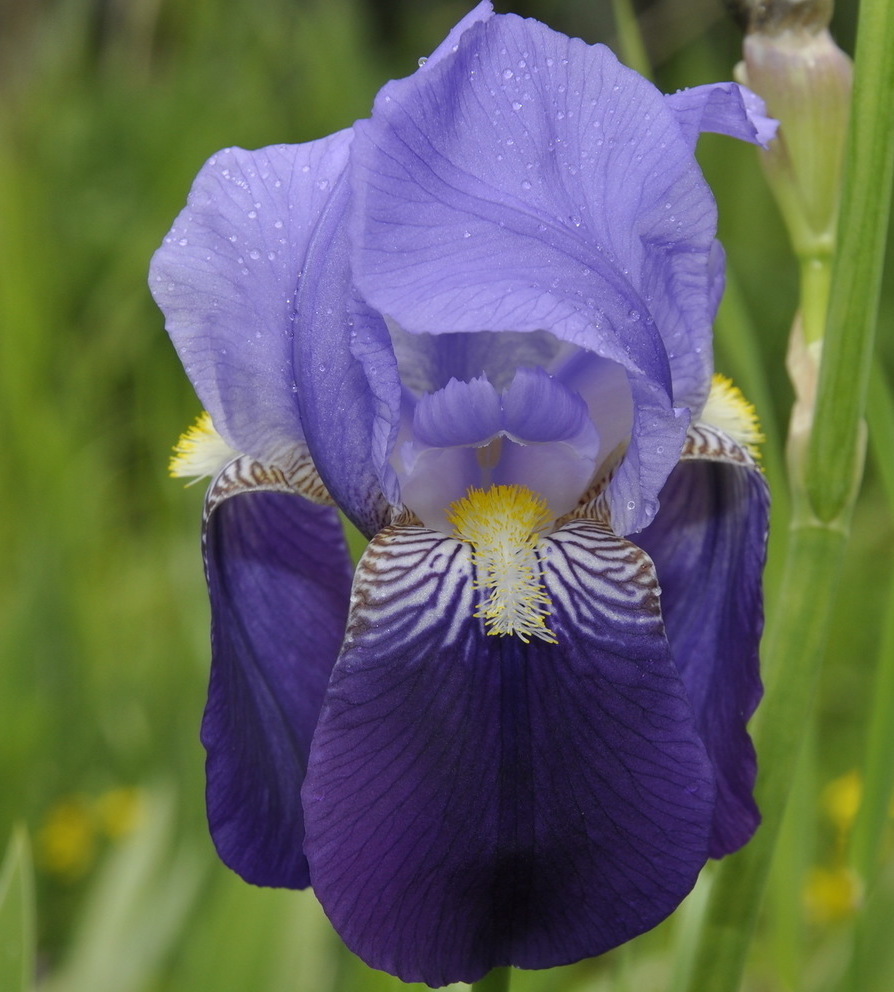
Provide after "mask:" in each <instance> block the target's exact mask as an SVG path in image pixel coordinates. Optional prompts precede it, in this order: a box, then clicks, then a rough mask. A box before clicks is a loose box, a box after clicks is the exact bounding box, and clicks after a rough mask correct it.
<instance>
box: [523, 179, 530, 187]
mask: <svg viewBox="0 0 894 992" xmlns="http://www.w3.org/2000/svg"><path fill="white" fill-rule="evenodd" d="M521 187H522V189H530V188H531V184H530V183H529V182H528V180H527V179H523V180H522V184H521Z"/></svg>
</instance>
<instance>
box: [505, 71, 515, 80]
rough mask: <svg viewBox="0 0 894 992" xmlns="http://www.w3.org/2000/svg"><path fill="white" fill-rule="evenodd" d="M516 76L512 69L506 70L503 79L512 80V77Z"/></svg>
mask: <svg viewBox="0 0 894 992" xmlns="http://www.w3.org/2000/svg"><path fill="white" fill-rule="evenodd" d="M514 75H515V73H514V72H513V71H512V70H511V69H504V70H503V78H504V79H512V77H513V76H514Z"/></svg>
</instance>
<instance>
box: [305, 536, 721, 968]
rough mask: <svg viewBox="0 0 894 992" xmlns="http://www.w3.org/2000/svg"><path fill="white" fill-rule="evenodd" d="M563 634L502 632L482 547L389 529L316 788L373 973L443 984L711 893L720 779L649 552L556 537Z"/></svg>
mask: <svg viewBox="0 0 894 992" xmlns="http://www.w3.org/2000/svg"><path fill="white" fill-rule="evenodd" d="M543 544H544V545H546V546H547V547H546V548H545V550H544V556H545V562H546V565H545V573H546V575H545V582H546V585H547V587H548V589H549V591H550V592H551V593H552V594H553V597H554V603H555V611H554V613H553V615H552V616H551V617H550V626H551V627H552V628H553V629H554V630H555V633H556V636H557V638H558V641H559V643H558V644H557V645H554V644H547V643H543V642H532V643H530V644H527V645H525V644H523V643H522V641H521V640H520V639H519V638H517V637H514V636H510V637H499V636H497V637H491V636H486V635H485V634H484V631H483V627H482V623H481V621H479V620H476V619H474V618H473V616H472V614H473V612H474V609H475V606H474V604H475V603H476V602H477V600H478V599H479V598H480V596H481V593H480V592H479V591H477V590H474V589H473V588H472V569H471V551H470V549H469V548H468V546H467V545H464V544H461V543H459V542H457V541H454V540H451V539H449V538H444V537H443V536H441V535H439V534H436V533H434V532H432V531H427V530H424V529H422V528H414V527H404V528H390V529H388V530H386V531H384V532H383V533H382V534H380V535H379V536H378V537H377V538H375V539H374V541H373V542H372V544H371V545H370V547H369V549H368V550H367V552H366V555H365V557H364V559H363V560H362V562H361V564H360V566H358V577H357V579H356V580H355V589H356V590H357V595H356V598H355V603H356V605H355V607H354V611H353V612H352V615H351V618H350V620H349V624H348V632H347V636H346V640H345V646H344V648H343V651H342V654H341V657H340V658H339V661H338V663H337V665H336V667H335V670H334V671H333V676H332V681H331V683H330V688H329V691H328V693H327V696H326V702H325V704H324V707H323V712H322V715H321V718H320V723H319V725H318V727H317V731H316V734H315V735H314V741H313V745H312V748H311V757H310V762H309V765H308V775H307V779H306V782H305V786H304V791H303V797H304V804H305V816H306V823H307V840H306V851H307V855H308V860H309V863H310V871H311V878H312V881H313V885H314V888H315V891H316V893H317V896H318V897H319V899H320V901H321V902H322V904H323V906H324V908H325V909H326V912H327V913H328V915H329V916H330V918H331V919H332V921H333V923H334V924H335V926H336V928H337V929H338V931H339V932H340V933H341V935H342V936H343V938H344V939H345V941H346V943H347V944H348V946H349V947H351V948H353V949H354V950H355V951H356V952H357V953H358V954H360V956H361V957H363V959H364V960H366V961H367V962H368V963H370V964H372V965H373V966H374V967H378V968H383V969H385V970H387V971H390V972H392V973H393V974H396V975H398V976H399V977H401V978H402V979H404V980H405V981H412V980H421V981H425V982H428V983H429V984H431V985H442V984H445V983H447V982H451V981H457V980H462V981H474V980H476V979H478V978H479V977H480V976H481V975H483V974H484V973H485V972H486V971H488V970H489V969H490V968H491V967H494V966H498V965H506V964H513V965H517V966H520V967H528V968H544V967H550V966H552V965H558V964H563V963H567V962H570V961H575V960H578V959H579V958H581V957H586V956H588V955H593V954H598V953H601V952H602V951H605V950H608V949H609V948H610V947H614V946H615V945H617V944H619V943H622V942H623V941H625V940H628V939H629V938H631V937H633V936H634V935H636V934H638V933H641V932H642V931H644V930H647V929H649V928H650V927H652V926H654V925H655V924H656V923H658V922H659V920H661V919H662V918H663V917H664V916H666V915H667V914H668V913H669V912H671V910H672V909H673V908H675V907H676V905H677V904H678V903H679V902H680V901H681V899H682V898H683V897H684V895H685V894H686V893H687V892H688V891H689V889H690V888H691V887H692V885H693V883H694V881H695V878H696V876H697V874H698V872H699V870H700V868H701V867H702V865H703V863H704V860H705V857H706V852H707V842H708V833H709V829H710V822H711V812H712V806H713V772H712V769H711V766H710V763H709V762H708V760H707V756H706V754H705V751H704V747H703V745H702V743H701V741H700V739H699V737H698V735H697V733H696V732H695V729H694V726H693V720H692V714H691V710H690V706H689V702H688V700H687V698H686V693H685V690H684V688H683V686H682V683H681V682H680V679H679V675H678V673H677V671H676V668H675V667H674V664H673V662H672V660H671V657H670V654H669V651H668V647H667V644H666V641H665V639H664V634H663V629H662V624H661V617H660V611H659V609H658V604H657V590H656V583H655V578H654V574H653V572H652V570H651V565H650V563H649V561H648V559H647V558H646V556H645V555H643V554H642V552H640V551H639V550H638V549H637V548H635V547H634V546H633V545H631V544H629V543H628V542H626V541H623V540H621V539H619V538H615V537H614V536H613V535H609V534H607V533H606V532H605V531H603V530H599V529H597V528H595V527H593V526H592V525H578V526H575V527H571V528H569V529H563V530H562V531H559V532H557V533H556V534H555V535H553V537H552V538H549V539H545V540H544V542H543Z"/></svg>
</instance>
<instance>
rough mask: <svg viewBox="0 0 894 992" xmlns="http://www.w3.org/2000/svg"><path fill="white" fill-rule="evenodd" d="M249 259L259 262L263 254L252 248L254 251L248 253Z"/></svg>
mask: <svg viewBox="0 0 894 992" xmlns="http://www.w3.org/2000/svg"><path fill="white" fill-rule="evenodd" d="M248 257H249V258H250V259H252V260H253V261H255V262H257V260H258V259H259V258H260V257H261V253H260V252H259V251H256V250H255V249H254V248H252V250H251V251H250V252H249V253H248Z"/></svg>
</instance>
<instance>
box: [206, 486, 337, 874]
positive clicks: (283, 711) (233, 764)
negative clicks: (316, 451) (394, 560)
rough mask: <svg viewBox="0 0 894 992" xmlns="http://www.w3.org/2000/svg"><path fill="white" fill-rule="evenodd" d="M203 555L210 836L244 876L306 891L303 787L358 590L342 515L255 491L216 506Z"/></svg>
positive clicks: (296, 499) (223, 856) (289, 496)
mask: <svg viewBox="0 0 894 992" xmlns="http://www.w3.org/2000/svg"><path fill="white" fill-rule="evenodd" d="M225 472H226V470H225ZM211 493H212V495H213V493H214V487H212V490H211ZM204 548H205V567H206V574H207V577H208V588H209V592H210V596H211V613H212V630H211V638H212V649H213V660H212V667H211V684H210V687H209V691H208V705H207V707H206V709H205V718H204V721H203V724H202V742H203V743H204V745H205V748H206V749H207V752H208V757H207V762H206V772H207V779H208V781H207V802H208V821H209V825H210V828H211V834H212V837H213V838H214V843H215V845H216V846H217V850H218V852H219V854H220V856H221V859H222V860H223V861H224V862H225V863H226V864H227V865H229V866H230V867H231V868H232V869H233V870H234V871H236V872H238V873H239V874H240V875H242V877H243V878H245V879H246V880H247V881H249V882H253V883H254V884H256V885H275V886H287V887H290V888H302V887H304V886H306V885H307V884H308V882H309V879H308V874H307V862H306V860H305V857H304V853H303V850H302V838H303V833H304V826H303V814H302V809H301V801H300V789H301V782H302V780H303V778H304V771H305V767H306V764H307V755H308V750H309V747H310V740H311V735H312V734H313V730H314V727H315V726H316V722H317V717H318V715H319V710H320V705H321V703H322V700H323V693H324V691H325V688H326V685H327V683H328V680H329V673H330V671H331V669H332V665H333V663H334V661H335V658H336V656H337V654H338V650H339V647H340V645H341V640H342V636H343V634H344V625H345V618H346V616H347V607H348V598H349V595H350V586H351V564H350V559H349V557H348V553H347V548H346V546H345V542H344V537H343V534H342V529H341V524H340V523H339V520H338V515H337V513H336V511H335V510H334V509H332V508H330V507H322V506H316V505H314V504H312V503H309V502H307V501H306V500H305V499H303V498H302V497H300V496H297V495H294V494H287V493H282V492H248V493H243V494H241V495H237V496H234V497H231V498H228V499H225V500H224V501H223V502H221V503H219V504H218V505H217V508H216V509H214V510H213V512H212V513H211V515H210V518H209V519H208V520H207V523H206V529H205V535H204Z"/></svg>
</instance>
